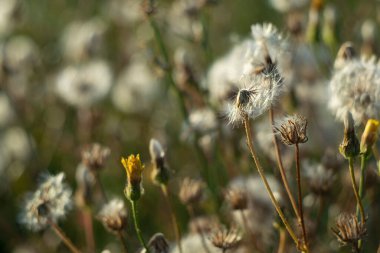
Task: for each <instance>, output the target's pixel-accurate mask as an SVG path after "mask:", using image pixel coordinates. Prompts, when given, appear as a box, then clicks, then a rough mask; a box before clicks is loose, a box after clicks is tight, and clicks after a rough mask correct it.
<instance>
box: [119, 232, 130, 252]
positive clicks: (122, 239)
mask: <svg viewBox="0 0 380 253" xmlns="http://www.w3.org/2000/svg"><path fill="white" fill-rule="evenodd" d="M117 237H118V238H119V240H120V242H121V244H122V245H123V251H124V253H128V246H127V243H126V242H125V238H124V235H123V233H122V232H121V231H118V232H117Z"/></svg>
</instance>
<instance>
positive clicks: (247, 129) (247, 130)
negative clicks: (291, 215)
mask: <svg viewBox="0 0 380 253" xmlns="http://www.w3.org/2000/svg"><path fill="white" fill-rule="evenodd" d="M244 126H245V133H246V137H247V144H248V148H249V151H250V153H251V156H252V158H253V160H254V162H255V165H256V169H257V171H258V173H259V175H260V177H261V179H262V181H263V183H264V186H265V189H266V190H267V192H268V194H269V197H270V199H271V201H272V204H273V206H274V207H275V209H276V211H277V213H278V215H279V216H280V218H281V221H282V222H283V223H284V225H285V228H286V230H287V231H288V233H289V235H290V237H291V238H292V239H293V241H294V243H295V244H296V245H297V248H298V246H299V244H298V238H297V236H296V234H295V233H294V231H293V229H292V227H291V226H290V224H289V222H288V220H287V219H286V218H285V215H284V213H283V212H282V210H281V207H280V204H279V203H278V201H277V199H276V198H275V197H274V194H273V191H272V189H271V187H270V185H269V183H268V180H267V178H266V176H265V174H264V171H263V169H262V167H261V164H260V162H259V160H258V157H257V155H256V151H255V149H254V146H253V138H252V132H251V126H250V124H249V118H248V116H247V115H244Z"/></svg>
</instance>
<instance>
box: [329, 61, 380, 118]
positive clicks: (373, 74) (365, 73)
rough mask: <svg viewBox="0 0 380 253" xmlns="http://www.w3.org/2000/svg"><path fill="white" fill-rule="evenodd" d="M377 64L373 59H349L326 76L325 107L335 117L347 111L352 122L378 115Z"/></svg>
mask: <svg viewBox="0 0 380 253" xmlns="http://www.w3.org/2000/svg"><path fill="white" fill-rule="evenodd" d="M379 80H380V68H379V66H378V65H377V64H375V62H374V60H373V59H372V60H368V61H364V60H352V61H350V62H348V63H347V64H346V65H345V66H344V67H343V68H342V69H339V70H336V71H335V72H334V74H333V76H332V78H331V80H330V84H329V87H330V94H331V96H330V100H329V104H328V106H329V108H330V110H331V111H332V113H333V114H334V115H335V117H336V118H337V119H338V120H340V121H342V122H343V121H344V118H345V115H346V114H347V112H350V113H351V114H352V117H353V119H354V122H355V124H356V125H359V124H361V123H364V122H366V120H367V119H369V118H374V119H379V113H380V100H379V99H380V88H379V87H378V85H377V83H378V82H379Z"/></svg>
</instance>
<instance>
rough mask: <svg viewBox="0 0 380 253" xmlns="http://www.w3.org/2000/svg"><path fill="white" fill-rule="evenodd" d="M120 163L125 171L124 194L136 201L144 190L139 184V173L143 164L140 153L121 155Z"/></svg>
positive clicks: (140, 179) (140, 178) (142, 168)
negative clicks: (124, 156) (125, 183)
mask: <svg viewBox="0 0 380 253" xmlns="http://www.w3.org/2000/svg"><path fill="white" fill-rule="evenodd" d="M121 163H122V164H123V166H124V169H125V171H126V173H127V185H126V187H125V189H124V194H125V196H126V197H127V198H128V199H129V200H131V201H136V200H138V199H139V198H140V196H141V194H142V193H143V192H144V189H143V188H142V186H141V181H142V175H141V174H142V172H143V170H144V167H145V166H144V165H143V164H142V163H141V160H140V155H136V156H135V155H130V156H128V158H123V157H122V158H121Z"/></svg>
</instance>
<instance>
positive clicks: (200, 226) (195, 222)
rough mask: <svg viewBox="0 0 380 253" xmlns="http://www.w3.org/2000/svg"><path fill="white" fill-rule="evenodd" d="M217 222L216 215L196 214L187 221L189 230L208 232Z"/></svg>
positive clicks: (196, 232) (195, 232)
mask: <svg viewBox="0 0 380 253" xmlns="http://www.w3.org/2000/svg"><path fill="white" fill-rule="evenodd" d="M218 224H219V221H218V218H217V217H216V216H197V217H195V218H192V219H191V220H190V221H189V232H190V233H194V234H200V233H202V234H208V233H210V232H211V231H212V230H213V229H214V228H215V227H217V226H218Z"/></svg>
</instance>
